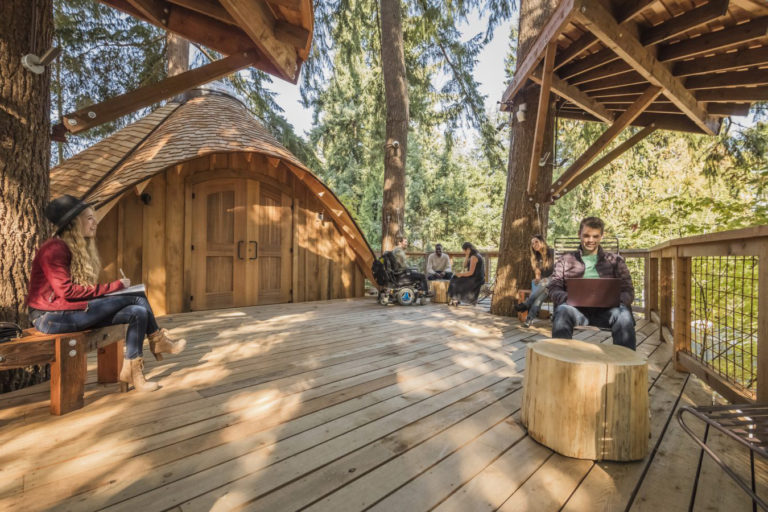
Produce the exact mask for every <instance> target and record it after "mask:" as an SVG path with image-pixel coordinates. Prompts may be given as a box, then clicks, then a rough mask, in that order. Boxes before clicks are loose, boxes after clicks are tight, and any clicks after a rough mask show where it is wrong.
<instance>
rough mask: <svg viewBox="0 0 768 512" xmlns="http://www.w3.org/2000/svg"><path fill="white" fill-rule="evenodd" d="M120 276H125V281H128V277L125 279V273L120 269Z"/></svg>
mask: <svg viewBox="0 0 768 512" xmlns="http://www.w3.org/2000/svg"><path fill="white" fill-rule="evenodd" d="M120 275H121V276H123V279H128V278H127V277H125V272H123V269H120Z"/></svg>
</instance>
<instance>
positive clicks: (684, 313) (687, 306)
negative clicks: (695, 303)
mask: <svg viewBox="0 0 768 512" xmlns="http://www.w3.org/2000/svg"><path fill="white" fill-rule="evenodd" d="M691 300H692V297H691V258H689V257H680V256H678V257H677V258H675V326H674V337H675V369H676V370H677V371H679V372H685V371H688V370H687V369H686V368H685V366H683V365H682V364H681V363H680V360H679V358H678V356H677V354H678V352H681V351H683V352H688V353H690V351H691Z"/></svg>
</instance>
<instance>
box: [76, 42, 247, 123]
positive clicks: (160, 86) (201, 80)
mask: <svg viewBox="0 0 768 512" xmlns="http://www.w3.org/2000/svg"><path fill="white" fill-rule="evenodd" d="M253 58H254V57H253V53H249V52H245V53H238V54H235V55H230V56H229V57H226V58H224V59H221V60H217V61H215V62H212V63H210V64H206V65H205V66H201V67H199V68H195V69H191V70H189V71H185V72H184V73H181V74H178V75H175V76H171V77H168V78H166V79H165V80H163V81H162V82H159V83H156V84H152V85H147V86H145V87H140V88H138V89H136V90H134V91H131V92H128V93H126V94H122V95H120V96H116V97H114V98H110V99H108V100H106V101H103V102H101V103H98V104H96V105H91V106H89V107H86V108H83V109H80V110H78V111H76V112H72V113H69V114H66V115H65V116H64V126H65V127H66V128H67V130H68V131H69V132H70V133H79V132H82V131H84V130H88V129H89V128H93V127H94V126H98V125H100V124H103V123H106V122H109V121H113V120H115V119H117V118H118V117H121V116H124V115H126V114H130V113H131V112H135V111H136V110H138V109H140V108H142V107H147V106H149V105H152V104H153V103H157V102H158V101H162V100H164V99H167V98H170V97H172V96H175V95H176V94H180V93H182V92H184V91H186V90H187V89H190V88H192V87H195V86H198V85H202V84H205V83H208V82H211V81H213V80H217V79H219V78H222V77H225V76H227V75H229V74H231V73H234V72H235V71H237V70H240V69H243V68H247V67H248V66H250V65H251V63H252V62H253Z"/></svg>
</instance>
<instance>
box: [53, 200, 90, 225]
mask: <svg viewBox="0 0 768 512" xmlns="http://www.w3.org/2000/svg"><path fill="white" fill-rule="evenodd" d="M89 206H90V205H89V204H88V203H85V202H83V201H81V200H79V199H78V198H76V197H74V196H71V195H69V194H64V195H63V196H59V197H57V198H56V199H54V200H53V201H51V202H50V203H48V206H46V207H45V216H46V217H47V218H48V220H49V221H51V222H52V223H53V224H54V225H55V226H56V234H57V235H58V234H59V233H60V232H61V231H62V230H63V229H64V228H66V227H67V226H68V225H69V223H70V222H72V220H74V218H75V217H77V216H78V215H80V212H82V211H83V210H85V209H86V208H88V207H89Z"/></svg>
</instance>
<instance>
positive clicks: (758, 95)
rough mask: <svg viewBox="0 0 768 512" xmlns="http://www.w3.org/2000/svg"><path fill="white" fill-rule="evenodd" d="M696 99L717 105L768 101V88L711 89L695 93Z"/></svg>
mask: <svg viewBox="0 0 768 512" xmlns="http://www.w3.org/2000/svg"><path fill="white" fill-rule="evenodd" d="M696 99H697V100H699V101H709V102H717V103H728V102H732V101H768V87H744V88H742V89H713V90H710V91H696Z"/></svg>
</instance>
